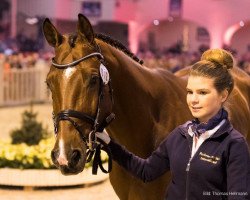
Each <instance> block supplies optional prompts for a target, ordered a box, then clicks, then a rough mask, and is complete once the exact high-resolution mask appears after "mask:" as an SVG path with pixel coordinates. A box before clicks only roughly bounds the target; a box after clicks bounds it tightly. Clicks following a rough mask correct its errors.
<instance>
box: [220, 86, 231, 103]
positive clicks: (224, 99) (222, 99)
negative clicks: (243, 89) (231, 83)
mask: <svg viewBox="0 0 250 200" xmlns="http://www.w3.org/2000/svg"><path fill="white" fill-rule="evenodd" d="M228 95H229V92H228V89H225V90H223V91H222V92H221V103H224V102H225V101H226V100H227V98H228Z"/></svg>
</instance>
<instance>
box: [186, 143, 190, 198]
mask: <svg viewBox="0 0 250 200" xmlns="http://www.w3.org/2000/svg"><path fill="white" fill-rule="evenodd" d="M188 147H189V150H190V158H189V161H188V163H187V167H186V198H185V200H188V194H189V171H190V163H191V160H192V148H191V147H190V142H189V141H188Z"/></svg>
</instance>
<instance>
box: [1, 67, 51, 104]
mask: <svg viewBox="0 0 250 200" xmlns="http://www.w3.org/2000/svg"><path fill="white" fill-rule="evenodd" d="M47 73H48V69H47V67H45V68H44V69H37V68H35V67H32V68H26V69H10V70H8V71H4V69H3V65H1V63H0V106H10V105H21V104H27V103H31V102H34V103H38V102H48V101H50V96H49V91H48V89H47V87H46V84H45V79H46V75H47Z"/></svg>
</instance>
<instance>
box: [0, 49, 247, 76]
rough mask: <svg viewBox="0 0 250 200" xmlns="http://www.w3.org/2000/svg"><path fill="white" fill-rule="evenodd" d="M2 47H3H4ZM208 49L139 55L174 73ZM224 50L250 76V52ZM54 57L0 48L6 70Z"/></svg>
mask: <svg viewBox="0 0 250 200" xmlns="http://www.w3.org/2000/svg"><path fill="white" fill-rule="evenodd" d="M0 46H2V47H3V46H4V45H0ZM207 49H208V48H207V47H205V46H201V47H200V48H199V49H198V50H197V51H196V52H190V51H182V50H181V49H180V48H178V46H177V47H175V48H174V47H172V48H168V49H164V50H140V51H139V52H138V53H137V55H138V57H139V58H140V59H142V60H143V61H144V65H145V66H147V67H150V68H154V67H161V68H164V69H167V70H169V71H171V72H173V73H174V72H176V71H178V70H180V69H182V68H184V67H186V66H190V65H192V64H193V63H195V62H197V60H199V58H200V56H201V54H202V53H203V52H204V51H205V50H207ZM224 49H226V50H229V51H230V52H232V54H233V55H234V57H235V59H236V64H237V66H238V67H240V68H241V69H242V70H244V71H245V72H246V73H247V74H249V75H250V51H246V52H245V53H244V54H243V55H239V54H237V51H235V50H233V49H230V48H229V47H224ZM52 57H53V53H52V52H49V51H39V52H29V51H20V50H19V51H18V50H17V48H16V47H15V45H14V46H13V45H12V48H5V49H4V48H0V63H2V64H1V65H2V66H3V68H4V69H5V70H9V69H13V68H15V69H23V68H29V67H37V66H41V64H42V65H46V64H47V62H48V61H50V59H51V58H52Z"/></svg>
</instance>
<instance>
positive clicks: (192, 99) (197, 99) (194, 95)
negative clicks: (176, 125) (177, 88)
mask: <svg viewBox="0 0 250 200" xmlns="http://www.w3.org/2000/svg"><path fill="white" fill-rule="evenodd" d="M191 102H192V103H197V102H199V97H198V95H197V94H192V97H191Z"/></svg>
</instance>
